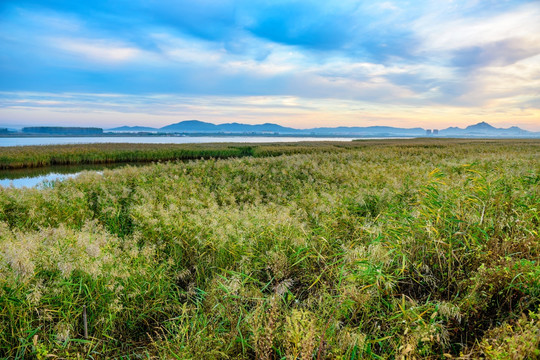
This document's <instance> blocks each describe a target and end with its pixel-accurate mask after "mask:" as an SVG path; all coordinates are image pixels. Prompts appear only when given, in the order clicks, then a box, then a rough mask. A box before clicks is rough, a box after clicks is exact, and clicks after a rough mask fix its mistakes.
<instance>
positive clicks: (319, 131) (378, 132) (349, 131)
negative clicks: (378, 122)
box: [305, 126, 426, 136]
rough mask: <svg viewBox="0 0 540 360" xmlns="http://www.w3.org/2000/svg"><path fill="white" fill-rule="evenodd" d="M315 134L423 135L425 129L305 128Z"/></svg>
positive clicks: (376, 127)
mask: <svg viewBox="0 0 540 360" xmlns="http://www.w3.org/2000/svg"><path fill="white" fill-rule="evenodd" d="M305 131H306V132H308V133H311V134H317V135H325V134H327V135H363V136H368V135H369V136H423V135H425V134H426V130H424V129H422V128H412V129H407V128H396V127H392V126H367V127H346V126H340V127H335V128H331V127H321V128H313V129H307V130H305Z"/></svg>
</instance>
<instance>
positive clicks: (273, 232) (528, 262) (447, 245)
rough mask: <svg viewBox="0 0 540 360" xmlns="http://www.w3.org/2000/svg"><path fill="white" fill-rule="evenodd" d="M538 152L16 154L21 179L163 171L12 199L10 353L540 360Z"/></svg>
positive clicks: (271, 148) (431, 145) (365, 146)
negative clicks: (81, 169) (44, 171)
mask: <svg viewBox="0 0 540 360" xmlns="http://www.w3.org/2000/svg"><path fill="white" fill-rule="evenodd" d="M539 156H540V141H538V140H506V141H505V140H489V141H487V140H486V141H483V140H478V141H471V140H439V139H415V140H395V141H391V140H382V141H355V142H351V143H339V144H337V143H323V144H315V143H306V144H296V145H293V144H280V145H230V144H229V145H223V144H220V145H189V146H186V145H181V146H174V145H173V146H171V145H137V146H136V147H133V145H119V144H108V145H106V146H104V145H99V146H97V145H96V146H94V145H80V146H54V147H43V148H42V147H28V148H27V147H24V148H6V149H0V164H2V165H1V166H2V167H4V168H18V167H36V166H43V165H49V164H79V163H106V162H125V161H162V162H155V163H152V164H148V165H145V166H138V167H131V166H127V167H124V168H121V169H114V170H104V171H103V172H102V173H101V174H96V173H92V172H85V173H83V174H81V175H80V176H78V177H77V178H74V179H68V180H65V181H62V182H58V183H55V184H54V186H51V187H47V188H44V189H15V188H0V357H2V356H4V357H6V358H15V359H23V358H38V359H45V358H48V357H58V358H73V359H76V358H95V359H98V358H111V357H116V358H124V359H138V358H145V359H147V358H164V359H171V358H176V359H226V358H230V359H237V358H238V359H386V358H430V359H444V358H459V357H461V358H482V357H487V358H495V359H507V358H510V359H529V358H532V359H534V358H538V357H540V351H539V347H540V263H539V261H540V238H539V233H538V231H539V227H540V162H539ZM201 158H202V159H201ZM190 159H193V160H192V161H189V160H190ZM166 160H173V161H168V162H166ZM177 160H184V161H177ZM186 160H188V161H186ZM85 307H86V313H87V324H88V325H87V328H88V337H87V338H85V336H84V321H83V312H84V308H85Z"/></svg>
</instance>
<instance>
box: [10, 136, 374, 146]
mask: <svg viewBox="0 0 540 360" xmlns="http://www.w3.org/2000/svg"><path fill="white" fill-rule="evenodd" d="M354 139H358V138H351V137H297V136H102V137H20V138H18V137H4V138H0V146H27V145H64V144H95V143H130V144H205V143H228V142H230V143H282V142H300V141H352V140H354ZM370 139H373V138H370Z"/></svg>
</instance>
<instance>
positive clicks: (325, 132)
mask: <svg viewBox="0 0 540 360" xmlns="http://www.w3.org/2000/svg"><path fill="white" fill-rule="evenodd" d="M109 131H116V132H158V133H181V134H259V135H264V134H269V135H303V136H309V135H315V136H362V137H370V136H372V137H420V136H439V137H519V136H525V137H540V133H535V132H530V131H527V130H523V129H520V128H519V127H517V126H512V127H510V128H507V129H503V128H496V127H494V126H492V125H490V124H488V123H486V122H480V123H478V124H474V125H470V126H467V127H466V128H464V129H462V128H459V127H449V128H446V129H443V130H440V131H439V132H438V133H431V132H427V131H426V130H425V129H422V128H419V127H417V128H399V127H392V126H366V127H358V126H357V127H347V126H339V127H318V128H311V129H295V128H291V127H285V126H281V125H277V124H272V123H265V124H258V125H249V124H240V123H236V122H235V123H227V124H212V123H208V122H204V121H199V120H185V121H180V122H178V123H175V124H170V125H167V126H164V127H162V128H152V127H145V126H121V127H117V128H113V129H109Z"/></svg>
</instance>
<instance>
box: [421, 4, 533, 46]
mask: <svg viewBox="0 0 540 360" xmlns="http://www.w3.org/2000/svg"><path fill="white" fill-rule="evenodd" d="M447 11H448V8H445V7H444V6H441V9H440V12H438V13H435V14H429V15H426V16H424V17H422V18H420V19H418V20H417V21H415V22H414V23H413V24H412V29H413V31H415V33H416V35H417V36H418V37H419V38H420V39H421V41H422V42H421V44H420V46H419V47H418V48H417V52H418V53H428V54H429V53H431V52H434V51H435V52H440V51H451V50H457V49H463V48H468V47H473V46H483V45H486V44H489V43H494V42H498V41H504V40H506V39H518V38H520V39H526V40H528V41H529V42H531V43H532V42H536V43H539V42H540V21H539V20H538V19H540V6H538V4H532V5H531V4H529V5H524V6H521V7H519V8H517V9H516V10H513V11H509V12H506V13H503V14H499V15H496V16H492V17H463V16H462V15H461V14H459V15H457V16H456V15H455V14H454V15H452V14H448V13H446V12H447Z"/></svg>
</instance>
